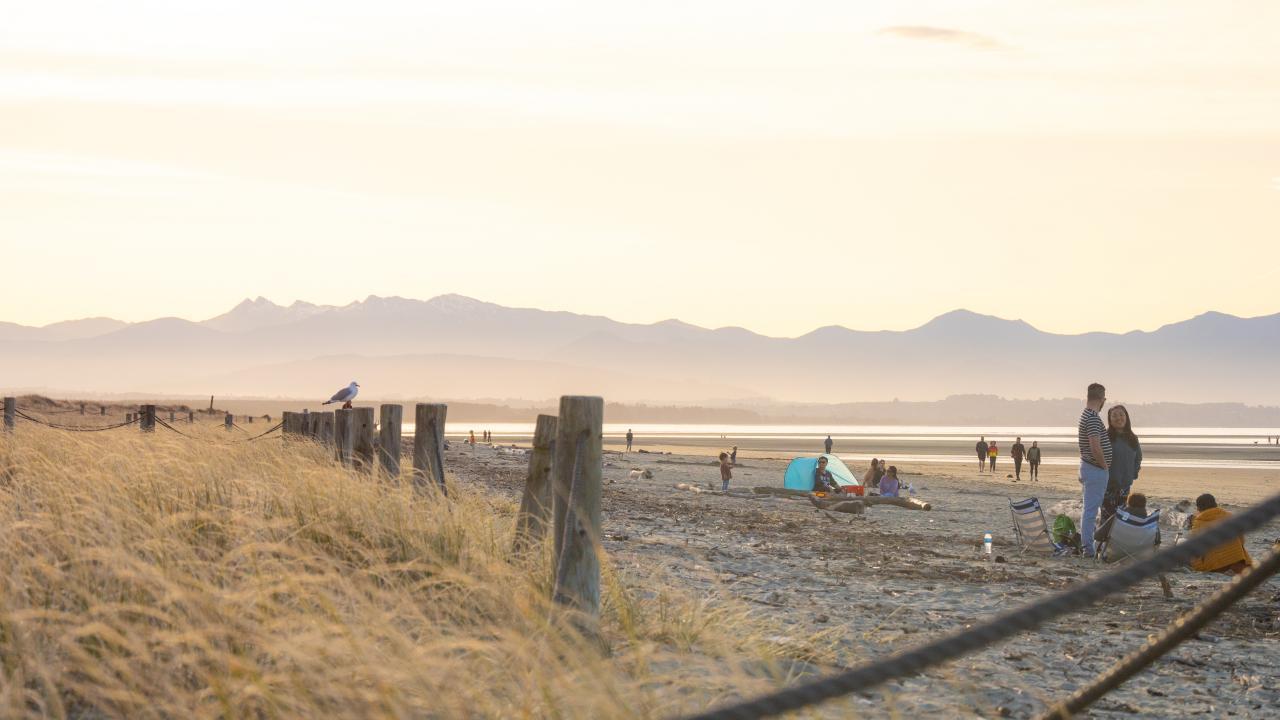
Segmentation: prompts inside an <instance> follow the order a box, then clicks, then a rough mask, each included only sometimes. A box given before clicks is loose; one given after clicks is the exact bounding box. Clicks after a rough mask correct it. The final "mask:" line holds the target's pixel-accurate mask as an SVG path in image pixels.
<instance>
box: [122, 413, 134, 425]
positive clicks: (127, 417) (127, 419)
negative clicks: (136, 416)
mask: <svg viewBox="0 0 1280 720" xmlns="http://www.w3.org/2000/svg"><path fill="white" fill-rule="evenodd" d="M124 421H125V422H127V423H131V422H133V413H125V414H124Z"/></svg>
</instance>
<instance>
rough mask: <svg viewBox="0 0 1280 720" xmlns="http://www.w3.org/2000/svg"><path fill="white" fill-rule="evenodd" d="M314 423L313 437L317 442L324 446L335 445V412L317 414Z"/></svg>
mask: <svg viewBox="0 0 1280 720" xmlns="http://www.w3.org/2000/svg"><path fill="white" fill-rule="evenodd" d="M314 417H315V421H314V423H313V426H312V427H313V429H312V437H314V438H315V439H316V442H318V443H320V444H322V445H332V444H333V411H332V410H330V411H328V412H318V413H316V414H315V416H314Z"/></svg>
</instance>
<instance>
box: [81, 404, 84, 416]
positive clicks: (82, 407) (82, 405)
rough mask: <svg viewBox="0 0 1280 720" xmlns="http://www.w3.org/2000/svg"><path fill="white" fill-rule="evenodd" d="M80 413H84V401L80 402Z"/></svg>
mask: <svg viewBox="0 0 1280 720" xmlns="http://www.w3.org/2000/svg"><path fill="white" fill-rule="evenodd" d="M80 414H81V415H83V414H84V403H80Z"/></svg>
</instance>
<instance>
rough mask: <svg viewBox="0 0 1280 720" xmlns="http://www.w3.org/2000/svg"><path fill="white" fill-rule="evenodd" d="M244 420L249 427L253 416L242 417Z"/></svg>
mask: <svg viewBox="0 0 1280 720" xmlns="http://www.w3.org/2000/svg"><path fill="white" fill-rule="evenodd" d="M244 419H245V422H247V423H249V424H250V425H252V424H253V416H252V415H245V416H244Z"/></svg>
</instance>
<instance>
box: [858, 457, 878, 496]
mask: <svg viewBox="0 0 1280 720" xmlns="http://www.w3.org/2000/svg"><path fill="white" fill-rule="evenodd" d="M881 477H882V476H881V475H880V460H879V459H878V458H871V467H869V468H867V471H866V472H864V473H862V485H863V486H864V487H866V488H867V489H868V490H875V489H876V488H878V487H880V478H881Z"/></svg>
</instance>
